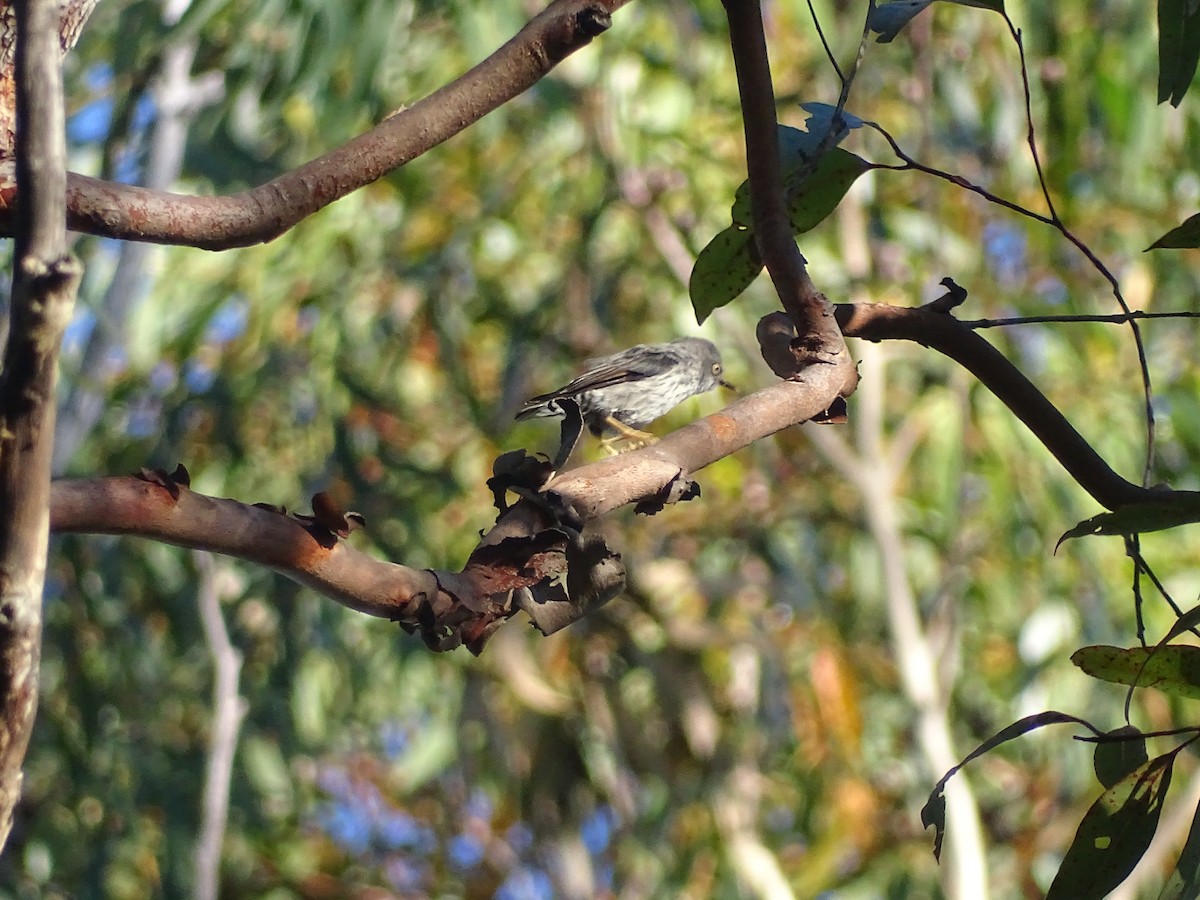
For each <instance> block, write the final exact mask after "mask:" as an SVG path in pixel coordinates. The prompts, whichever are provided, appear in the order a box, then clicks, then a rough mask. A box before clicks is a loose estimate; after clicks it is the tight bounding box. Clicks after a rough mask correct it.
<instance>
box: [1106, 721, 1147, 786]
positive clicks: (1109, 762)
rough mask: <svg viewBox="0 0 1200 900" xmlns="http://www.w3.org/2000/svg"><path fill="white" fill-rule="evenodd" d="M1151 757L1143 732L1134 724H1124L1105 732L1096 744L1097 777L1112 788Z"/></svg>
mask: <svg viewBox="0 0 1200 900" xmlns="http://www.w3.org/2000/svg"><path fill="white" fill-rule="evenodd" d="M1149 758H1150V754H1148V753H1147V752H1146V739H1145V738H1144V737H1142V733H1141V732H1140V731H1138V730H1137V729H1136V728H1134V727H1133V726H1132V725H1123V726H1122V727H1120V728H1116V729H1114V730H1112V731H1110V732H1108V733H1107V734H1105V735H1104V738H1101V739H1100V740H1099V742H1098V743H1097V744H1096V752H1095V754H1094V755H1093V756H1092V767H1093V768H1094V769H1095V770H1096V779H1097V780H1098V781H1099V782H1100V783H1101V784H1102V785H1104V786H1105V787H1106V788H1110V787H1112V786H1113V785H1114V784H1116V783H1117V782H1118V781H1120V780H1121V779H1122V778H1124V777H1125V776H1126V775H1128V774H1129V773H1130V772H1132V771H1133V770H1134V769H1136V768H1137V767H1138V766H1141V765H1144V764H1145V762H1146V760H1148V759H1149Z"/></svg>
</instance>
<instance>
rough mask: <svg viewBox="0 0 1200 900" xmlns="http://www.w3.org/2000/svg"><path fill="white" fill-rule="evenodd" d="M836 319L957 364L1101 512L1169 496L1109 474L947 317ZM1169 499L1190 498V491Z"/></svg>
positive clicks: (843, 312) (989, 350) (842, 307)
mask: <svg viewBox="0 0 1200 900" xmlns="http://www.w3.org/2000/svg"><path fill="white" fill-rule="evenodd" d="M837 319H838V322H839V323H841V326H842V330H843V332H844V333H845V334H846V335H847V336H848V337H857V338H863V339H865V340H868V341H880V340H902V341H915V342H916V343H918V344H921V345H922V346H925V347H930V348H932V349H934V350H937V351H938V352H939V353H943V354H945V355H946V356H948V357H950V358H951V359H952V360H954V361H955V362H957V363H959V364H960V365H961V366H962V367H963V368H965V369H966V370H967V371H968V372H970V373H971V374H972V375H974V376H975V377H976V378H978V379H979V380H980V381H981V382H982V383H983V385H984V387H986V388H987V389H988V390H989V391H991V392H992V393H993V394H995V395H996V396H997V397H998V398H999V399H1000V401H1001V402H1002V403H1003V404H1004V405H1005V406H1007V407H1008V408H1009V409H1011V410H1012V411H1013V413H1014V414H1015V415H1016V416H1017V418H1018V419H1020V420H1021V421H1022V422H1024V423H1025V425H1026V426H1027V427H1028V428H1029V430H1030V431H1032V432H1033V433H1034V436H1035V437H1037V439H1038V440H1039V441H1041V442H1042V443H1043V444H1044V445H1045V447H1046V449H1047V450H1049V451H1050V452H1051V453H1052V454H1054V458H1055V459H1057V460H1058V461H1059V462H1060V463H1061V464H1062V466H1063V468H1065V469H1066V470H1067V472H1068V473H1069V474H1070V475H1071V477H1072V478H1074V479H1075V481H1077V482H1078V483H1079V485H1080V487H1082V488H1083V489H1084V490H1085V491H1087V492H1088V493H1089V494H1091V495H1092V497H1094V498H1095V499H1096V500H1097V501H1098V502H1099V503H1100V504H1101V505H1102V506H1104V507H1105V508H1107V509H1116V508H1117V507H1118V506H1122V505H1124V504H1128V503H1138V502H1147V501H1150V500H1154V501H1157V502H1162V501H1164V500H1166V499H1167V498H1169V497H1170V496H1172V492H1169V491H1167V492H1160V491H1157V490H1154V491H1151V490H1149V489H1147V488H1143V487H1140V486H1138V485H1136V484H1134V483H1132V482H1130V481H1128V480H1126V479H1124V478H1122V477H1121V476H1120V475H1118V474H1117V473H1116V472H1114V471H1113V470H1112V468H1111V467H1110V466H1109V465H1108V463H1106V462H1105V461H1104V460H1103V459H1101V458H1100V454H1098V453H1097V452H1096V451H1095V450H1094V449H1092V446H1091V445H1090V444H1089V443H1088V442H1087V441H1086V440H1084V438H1083V437H1082V436H1081V435H1080V434H1079V432H1078V431H1076V430H1075V429H1074V428H1073V427H1072V426H1071V423H1070V422H1068V421H1067V420H1066V418H1065V417H1064V416H1063V414H1062V413H1060V412H1059V411H1058V408H1057V407H1055V406H1054V404H1053V403H1051V402H1050V401H1049V400H1047V399H1046V397H1045V396H1044V395H1043V394H1042V392H1041V391H1039V390H1038V389H1037V388H1036V387H1034V385H1033V383H1032V382H1031V381H1030V380H1029V379H1028V378H1026V377H1025V376H1024V375H1023V374H1022V373H1021V370H1020V369H1018V368H1017V367H1016V366H1014V365H1013V364H1012V363H1011V362H1009V361H1008V360H1007V359H1006V358H1005V357H1004V355H1003V354H1002V353H1001V352H1000V351H999V350H997V349H996V348H995V347H993V346H992V345H991V344H989V343H988V342H987V341H986V340H984V339H983V338H982V337H980V336H979V335H978V334H976V333H975V332H974V331H972V330H971V329H970V328H969V327H968V326H967V325H966V324H964V323H962V322H960V321H958V320H957V319H955V318H954V317H953V316H952V315H949V314H947V313H944V312H937V311H934V310H930V309H927V308H917V309H910V308H905V307H899V306H884V305H878V304H866V303H859V304H853V305H852V304H839V305H838V307H837ZM1174 495H1175V496H1191V497H1195V494H1193V493H1192V492H1190V491H1188V492H1184V491H1180V492H1175V493H1174Z"/></svg>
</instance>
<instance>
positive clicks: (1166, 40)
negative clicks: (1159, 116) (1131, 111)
mask: <svg viewBox="0 0 1200 900" xmlns="http://www.w3.org/2000/svg"><path fill="white" fill-rule="evenodd" d="M1197 60H1200V4H1198V3H1197V2H1196V0H1158V102H1159V103H1162V102H1163V101H1164V100H1169V101H1171V105H1172V106H1178V105H1179V104H1180V103H1181V102H1182V100H1183V95H1184V94H1186V93H1187V91H1188V88H1189V87H1190V86H1191V84H1192V78H1193V77H1194V76H1195V74H1196V63H1197Z"/></svg>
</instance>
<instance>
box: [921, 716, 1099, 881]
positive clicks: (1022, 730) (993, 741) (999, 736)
mask: <svg viewBox="0 0 1200 900" xmlns="http://www.w3.org/2000/svg"><path fill="white" fill-rule="evenodd" d="M1067 723H1070V724H1074V725H1082V726H1083V727H1084V728H1086V729H1087V730H1088V731H1090V732H1091V733H1092V734H1094V735H1096V736H1097V737H1099V736H1100V734H1101V731H1100V729H1098V728H1096V726H1094V725H1092V724H1091V723H1090V722H1088V721H1087V720H1086V719H1081V718H1079V717H1078V716H1072V715H1070V714H1068V713H1062V712H1057V711H1056V710H1049V711H1048V712H1041V713H1035V714H1034V715H1032V716H1026V717H1025V718H1023V719H1020V720H1018V721H1016V722H1013V723H1012V724H1011V725H1009V726H1008V727H1007V728H1002V729H1001V730H1000V731H998V732H996V733H995V734H994V735H992V736H991V737H990V738H988V739H987V740H986V741H984V742H983V743H982V744H980V745H979V746H978V747H976V748H975V749H974V750H972V751H971V752H970V753H969V754H967V756H966V757H964V758H963V761H962V762H960V763H959V764H958V765H957V766H955V767H954V768H953V769H951V770H950V771H949V772H947V773H946V774H945V775H943V776H942V777H941V780H939V781H938V783H937V784H936V785H934V788H933V790H932V791H930V793H929V799H928V800H927V801H925V805H924V806H923V807H922V808H921V824H922V825H924V826H925V827H926V828H928V827H929V826H930V825H932V826H933V829H934V837H933V858H934V859H940V858H941V855H942V839H943V838H944V837H945V836H946V798H945V796H944V795H943V792H944V791H945V789H946V782H948V781H949V780H950V779H951V778H952V777H953V776H954V774H955V773H956V772H957V771H958V770H959V769H961V768H962V767H963V766H965V765H966V764H967V763H969V762H970V761H971V760H973V759H975V758H976V757H979V756H982V755H983V754H985V753H987V752H988V751H989V750H992V749H994V748H996V747H998V746H1000V745H1001V744H1003V743H1005V742H1006V741H1011V740H1012V739H1013V738H1018V737H1021V736H1022V735H1024V734H1028V733H1029V732H1031V731H1034V730H1035V729H1038V728H1042V727H1043V726H1045V725H1063V724H1067Z"/></svg>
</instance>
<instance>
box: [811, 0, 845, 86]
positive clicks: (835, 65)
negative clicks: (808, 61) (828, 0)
mask: <svg viewBox="0 0 1200 900" xmlns="http://www.w3.org/2000/svg"><path fill="white" fill-rule="evenodd" d="M808 14H809V15H810V16H812V20H813V27H814V28H816V29H817V37H819V38H820V39H821V46H822V47H824V48H825V56H826V58H827V59H828V60H829V64H830V65H831V66H833V71H834V72H836V73H837V77H838V81H839V82H840V83H841V85H842V87H845V86H846V76H845V75H843V74H842V69H841V66H839V65H838V62H837V57H835V56H834V55H833V49H832V48H831V47H830V46H829V41H827V40H826V39H825V31H824V30H823V29H822V28H821V20H820V19H819V18H817V10H816V8H815V7H814V6H813V0H808Z"/></svg>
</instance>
